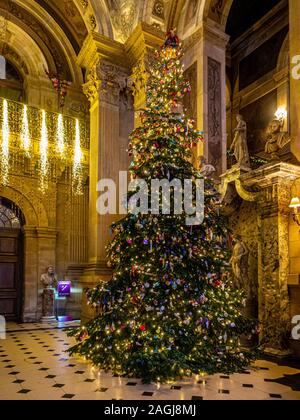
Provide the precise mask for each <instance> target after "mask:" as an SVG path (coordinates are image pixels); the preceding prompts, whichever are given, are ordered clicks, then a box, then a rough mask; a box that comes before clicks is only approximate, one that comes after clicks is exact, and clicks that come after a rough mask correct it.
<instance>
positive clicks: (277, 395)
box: [270, 394, 282, 400]
mask: <svg viewBox="0 0 300 420" xmlns="http://www.w3.org/2000/svg"><path fill="white" fill-rule="evenodd" d="M270 398H277V399H279V400H280V399H281V398H282V395H280V394H270Z"/></svg>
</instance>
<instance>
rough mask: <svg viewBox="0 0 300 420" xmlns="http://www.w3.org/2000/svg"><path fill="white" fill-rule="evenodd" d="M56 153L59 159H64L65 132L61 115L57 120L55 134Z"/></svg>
mask: <svg viewBox="0 0 300 420" xmlns="http://www.w3.org/2000/svg"><path fill="white" fill-rule="evenodd" d="M56 137H57V138H56V151H57V153H58V154H59V156H60V158H61V159H64V158H65V155H64V153H65V130H64V120H63V116H62V114H59V116H58V119H57V134H56Z"/></svg>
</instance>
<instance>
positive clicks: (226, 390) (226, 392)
mask: <svg viewBox="0 0 300 420" xmlns="http://www.w3.org/2000/svg"><path fill="white" fill-rule="evenodd" d="M219 394H227V395H228V394H230V391H229V390H228V389H219Z"/></svg>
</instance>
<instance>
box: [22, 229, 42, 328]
mask: <svg viewBox="0 0 300 420" xmlns="http://www.w3.org/2000/svg"><path fill="white" fill-rule="evenodd" d="M23 231H24V274H26V279H25V280H26V281H25V282H24V283H25V288H24V310H23V317H22V320H23V322H36V321H38V320H39V318H38V316H37V308H38V281H37V279H38V276H39V270H38V266H39V263H38V240H37V232H36V228H35V227H29V226H28V227H27V226H25V227H24V228H23Z"/></svg>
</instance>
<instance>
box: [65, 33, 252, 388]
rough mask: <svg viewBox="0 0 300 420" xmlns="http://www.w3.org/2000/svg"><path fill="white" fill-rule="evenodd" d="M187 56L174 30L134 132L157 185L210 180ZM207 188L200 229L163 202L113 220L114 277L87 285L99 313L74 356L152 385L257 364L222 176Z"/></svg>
mask: <svg viewBox="0 0 300 420" xmlns="http://www.w3.org/2000/svg"><path fill="white" fill-rule="evenodd" d="M182 55H183V51H182V47H181V44H180V43H179V40H178V37H177V36H176V34H175V33H174V31H170V33H168V35H167V38H166V41H165V44H164V46H163V47H162V49H161V50H160V51H158V52H157V53H156V61H155V62H154V63H153V65H152V68H151V69H150V77H149V79H148V85H147V104H146V109H145V111H144V112H143V114H142V118H141V122H142V124H141V125H140V126H139V127H138V128H137V129H135V130H134V132H133V133H132V134H131V136H130V142H129V147H128V150H129V155H130V157H131V159H132V162H131V164H130V173H131V175H132V177H133V179H143V180H145V181H146V182H147V184H148V186H151V181H152V180H153V179H159V180H165V179H166V178H167V179H168V180H169V181H171V180H174V179H177V180H181V182H184V180H186V179H190V180H192V182H193V184H194V186H195V183H196V181H198V180H203V177H202V175H201V173H200V172H199V171H198V170H197V169H195V168H194V167H193V165H192V163H191V157H192V153H193V148H194V147H196V146H197V144H198V143H199V142H200V141H202V140H203V133H200V132H199V131H197V129H196V127H195V126H194V121H193V120H192V119H188V118H186V117H185V116H184V115H183V112H182V109H183V105H182V102H183V98H184V96H185V95H187V94H188V93H189V92H190V85H189V83H188V82H187V81H186V80H185V79H184V70H183V67H182V65H181V58H182ZM204 185H205V191H204V202H205V206H204V220H203V223H202V224H199V225H196V226H193V227H192V228H191V226H187V225H186V222H185V217H186V214H176V211H175V209H172V210H171V212H170V214H164V213H163V209H162V208H161V207H160V209H159V214H155V215H154V214H148V213H146V214H141V213H139V214H134V213H129V214H128V215H127V216H126V217H124V218H123V219H122V220H120V221H118V222H116V223H114V224H113V226H112V230H113V233H114V237H113V239H112V242H111V244H110V245H109V246H108V260H109V261H108V262H109V265H110V266H111V267H112V268H113V274H112V279H111V281H109V282H107V283H106V284H103V283H102V284H99V286H97V287H95V288H94V289H91V290H89V291H88V292H87V298H88V302H89V304H90V305H91V306H92V307H93V308H99V312H98V313H99V315H98V316H96V317H95V318H94V319H93V320H91V321H90V322H89V323H87V324H86V325H85V326H84V327H83V329H82V328H80V329H78V330H72V331H71V332H70V335H75V336H76V338H77V345H75V346H74V347H73V348H71V349H70V350H69V352H70V354H71V355H73V354H80V355H82V356H85V357H86V358H87V359H88V360H90V361H91V362H92V363H93V364H94V365H96V366H98V367H99V368H102V369H103V370H111V371H112V372H113V373H114V374H117V375H124V376H130V377H137V378H141V379H142V380H143V382H146V383H149V382H169V381H174V380H177V379H179V378H181V377H183V376H190V375H192V374H195V375H197V374H200V373H201V372H206V373H208V374H214V373H220V372H222V373H228V374H229V373H234V372H238V371H240V370H242V369H244V368H245V367H247V366H249V363H250V362H251V360H252V359H253V353H252V352H251V351H250V350H249V351H243V352H242V351H241V350H240V337H241V335H242V334H245V335H247V336H251V335H252V333H255V329H256V322H255V321H252V320H248V319H247V318H245V317H244V316H243V315H242V308H243V302H244V297H245V295H244V293H243V292H242V291H240V290H236V289H235V288H234V287H233V285H232V281H231V274H230V272H229V270H228V267H229V250H228V236H229V232H228V229H227V227H226V220H225V219H224V218H223V217H222V216H221V215H220V206H219V204H220V203H219V201H220V198H219V194H218V191H217V189H216V186H215V183H214V181H213V180H212V179H210V178H209V177H207V178H205V180H204ZM193 198H194V199H195V198H196V191H195V190H194V193H193ZM129 199H130V196H129V197H128V200H129ZM173 201H174V199H173ZM162 202H163V197H162V195H161V199H160V203H162Z"/></svg>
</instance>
